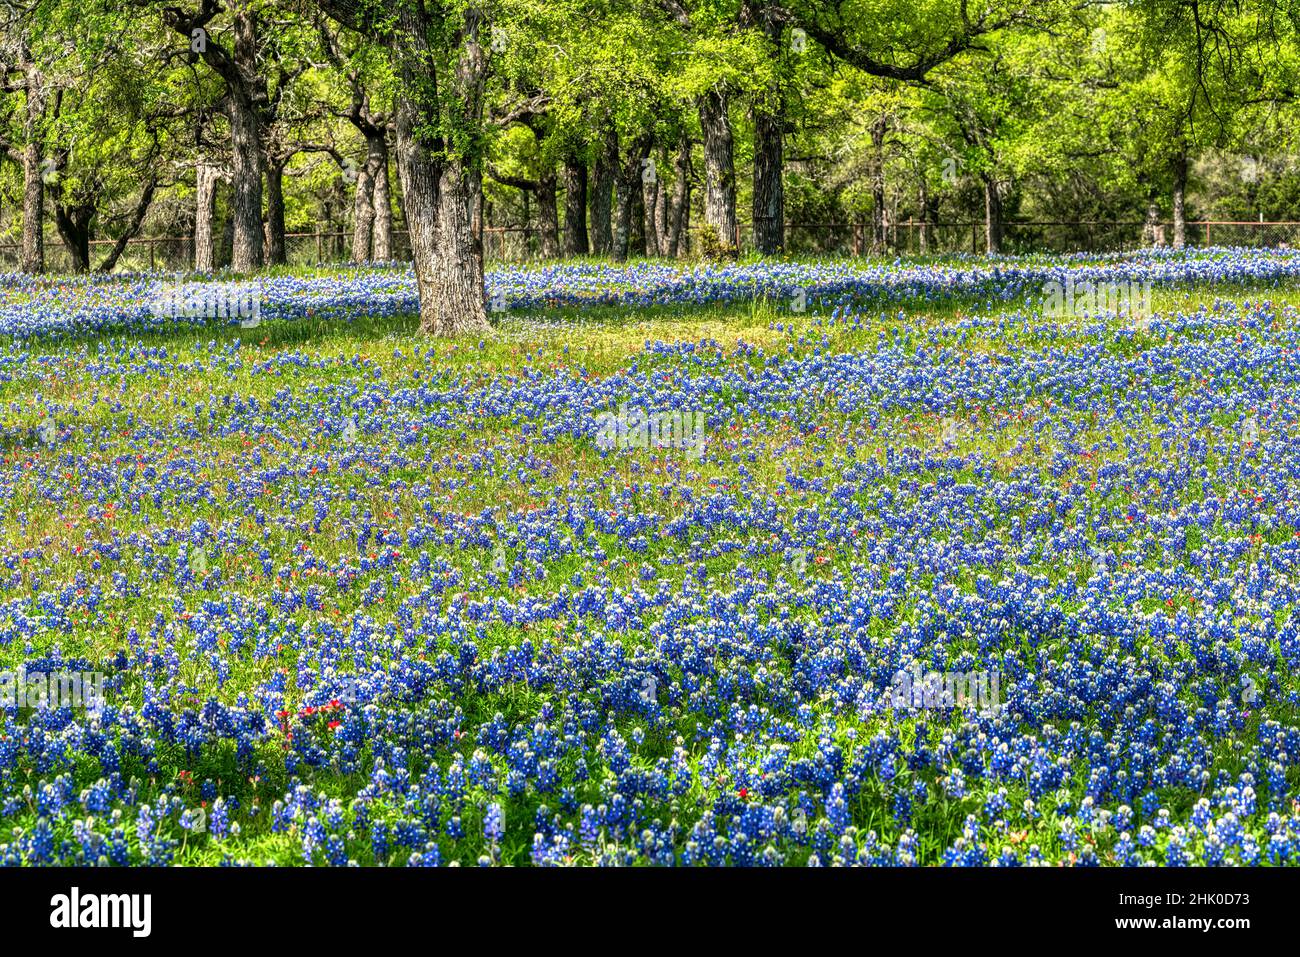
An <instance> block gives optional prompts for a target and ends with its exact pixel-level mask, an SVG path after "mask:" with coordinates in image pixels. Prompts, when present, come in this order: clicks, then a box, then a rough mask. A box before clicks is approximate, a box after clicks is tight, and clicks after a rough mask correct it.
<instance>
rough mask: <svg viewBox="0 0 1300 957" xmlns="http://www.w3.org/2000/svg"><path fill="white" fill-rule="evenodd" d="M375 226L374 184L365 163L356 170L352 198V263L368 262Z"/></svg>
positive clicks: (368, 165) (369, 169) (367, 165)
mask: <svg viewBox="0 0 1300 957" xmlns="http://www.w3.org/2000/svg"><path fill="white" fill-rule="evenodd" d="M374 225H375V182H374V179H373V178H372V172H371V166H370V163H369V162H367V163H366V164H365V165H364V166H362V167H361V169H359V170H357V184H356V192H355V193H354V194H353V197H352V261H353V262H354V263H364V262H369V261H370V234H371V232H372V231H373V229H374Z"/></svg>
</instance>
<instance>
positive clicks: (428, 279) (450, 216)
mask: <svg viewBox="0 0 1300 957" xmlns="http://www.w3.org/2000/svg"><path fill="white" fill-rule="evenodd" d="M465 17H466V20H467V21H470V20H471V18H474V19H473V22H472V27H473V29H468V30H467V31H466V36H465V38H464V40H463V41H462V44H461V48H460V51H459V62H458V63H457V65H456V69H455V73H456V79H457V80H458V81H459V82H458V83H453V84H452V89H449V90H447V91H446V95H447V96H449V97H455V96H458V95H463V96H464V98H465V102H464V103H463V104H458V106H459V107H461V108H463V109H466V110H470V111H471V112H472V111H473V110H474V109H475V108H477V109H478V110H480V111H481V109H482V99H481V98H482V88H483V83H484V80H485V77H486V57H485V56H484V53H483V50H482V48H481V47H480V46H479V43H478V40H477V19H476V18H477V14H476V13H475V12H474V11H472V10H471V11H467V12H466V14H465ZM467 25H468V24H467ZM401 27H402V29H401V31H400V33H399V36H398V39H397V41H396V42H397V43H399V44H402V45H404V46H405V45H408V44H409V47H408V49H406V50H403V51H400V52H399V53H398V54H397V59H398V62H399V74H400V80H401V86H400V89H401V90H402V91H403V92H402V93H400V94H399V96H398V100H397V168H398V175H399V176H400V178H401V181H402V195H403V197H404V203H405V211H406V223H407V229H408V230H409V231H410V236H411V254H412V258H413V259H414V261H415V279H416V286H417V289H418V292H419V297H420V331H421V332H423V333H426V334H432V335H458V334H462V333H468V332H482V331H486V330H487V329H488V321H487V312H486V310H485V308H484V303H483V267H482V246H481V245H480V244H479V242H478V241H477V240H476V233H475V229H474V217H475V214H476V207H477V206H478V201H479V196H480V195H481V189H480V188H479V187H480V186H481V183H480V182H479V179H478V177H479V175H480V174H479V172H478V170H477V169H476V168H474V167H473V166H471V165H470V164H468V163H466V162H465V158H464V157H461V156H457V155H455V154H450V155H449V154H448V153H447V152H444V151H442V150H441V149H440V147H441V146H442V144H441V143H440V142H437V141H433V142H430V139H431V138H432V137H434V135H435V134H434V132H433V131H434V130H436V128H437V127H436V126H435V125H432V124H431V122H430V121H431V120H433V119H434V117H435V116H436V110H435V104H433V103H430V102H428V101H427V100H426V101H425V102H423V103H417V102H416V101H415V100H413V99H412V98H411V95H410V92H411V91H413V92H416V94H417V95H418V94H419V93H420V92H421V91H423V93H424V96H425V97H429V96H431V95H433V94H432V93H431V92H430V91H429V85H430V81H431V79H432V77H430V76H429V75H428V74H427V73H426V72H424V71H426V70H428V69H430V67H429V66H428V64H429V63H430V62H431V61H432V51H431V50H430V49H429V40H428V38H429V31H430V24H429V23H428V22H427V21H426V17H425V16H424V15H423V14H422V13H421V12H419V11H418V10H415V9H412V8H409V7H406V8H403V12H402V14H401ZM457 86H459V87H460V89H457V88H456V87H457Z"/></svg>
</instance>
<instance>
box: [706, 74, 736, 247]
mask: <svg viewBox="0 0 1300 957" xmlns="http://www.w3.org/2000/svg"><path fill="white" fill-rule="evenodd" d="M699 113H700V129H701V130H702V131H703V134H704V224H705V225H706V226H708V227H711V228H712V229H714V230H715V231H716V232H717V234H718V242H719V243H720V244H721V245H722V247H723V248H724V249H729V250H732V251H733V252H734V251H735V250H736V238H737V237H736V168H735V161H734V157H733V147H732V137H731V118H730V117H729V116H728V115H727V98H726V96H725V95H724V94H723V93H721V92H720V91H718V90H717V89H713V90H710V91H709V92H708V93H705V94H704V95H703V96H701V97H700V99H699Z"/></svg>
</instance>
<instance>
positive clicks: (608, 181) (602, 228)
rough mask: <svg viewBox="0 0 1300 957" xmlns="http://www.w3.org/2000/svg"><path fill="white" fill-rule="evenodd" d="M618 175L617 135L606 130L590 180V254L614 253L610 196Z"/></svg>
mask: <svg viewBox="0 0 1300 957" xmlns="http://www.w3.org/2000/svg"><path fill="white" fill-rule="evenodd" d="M617 176H618V133H617V132H616V131H615V130H614V128H613V127H612V126H610V127H607V128H606V130H605V132H604V135H603V136H602V137H601V141H600V149H599V152H598V153H597V154H596V163H595V168H594V169H593V170H592V177H591V251H592V252H593V253H595V254H596V255H597V256H608V255H609V254H610V252H611V251H612V250H613V246H614V238H613V235H614V234H613V224H612V222H611V216H612V212H613V201H612V197H613V194H614V180H615V179H616V178H617Z"/></svg>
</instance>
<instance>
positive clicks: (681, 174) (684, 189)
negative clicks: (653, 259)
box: [667, 133, 691, 259]
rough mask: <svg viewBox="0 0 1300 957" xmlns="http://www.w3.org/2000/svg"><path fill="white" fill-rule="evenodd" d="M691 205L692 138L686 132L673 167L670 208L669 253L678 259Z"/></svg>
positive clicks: (681, 250)
mask: <svg viewBox="0 0 1300 957" xmlns="http://www.w3.org/2000/svg"><path fill="white" fill-rule="evenodd" d="M690 206H691V139H690V137H689V136H687V135H686V134H685V133H683V134H682V138H681V142H680V144H679V145H678V148H677V162H676V165H674V167H673V195H672V202H671V207H670V208H669V210H668V246H667V252H668V255H669V256H671V257H672V258H674V259H676V258H677V256H678V255H679V254H680V253H682V252H683V251H684V250H683V249H682V234H683V232H684V231H685V230H686V226H687V223H686V217H687V213H688V211H689V210H690Z"/></svg>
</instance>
